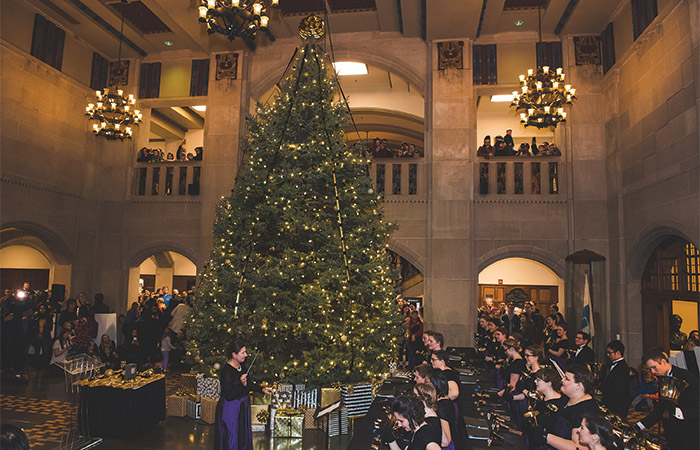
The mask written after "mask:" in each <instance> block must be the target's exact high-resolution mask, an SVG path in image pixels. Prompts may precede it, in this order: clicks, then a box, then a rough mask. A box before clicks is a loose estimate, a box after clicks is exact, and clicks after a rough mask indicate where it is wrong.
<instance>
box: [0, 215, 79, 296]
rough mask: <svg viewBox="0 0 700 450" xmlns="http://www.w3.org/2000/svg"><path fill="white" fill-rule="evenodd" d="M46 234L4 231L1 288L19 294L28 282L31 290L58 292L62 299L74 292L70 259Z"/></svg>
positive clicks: (1, 235)
mask: <svg viewBox="0 0 700 450" xmlns="http://www.w3.org/2000/svg"><path fill="white" fill-rule="evenodd" d="M42 237H43V234H41V233H39V234H34V233H32V232H31V231H29V230H27V229H23V228H15V227H8V228H5V229H3V230H2V232H0V242H2V244H1V245H0V286H1V289H2V291H1V292H4V291H5V289H10V290H12V291H16V290H18V289H19V288H21V287H22V285H23V283H25V282H28V283H29V286H30V289H32V290H35V291H45V290H49V289H51V288H52V287H55V288H56V290H57V293H56V294H57V296H56V298H58V299H59V300H62V298H63V297H64V296H65V295H68V293H69V292H70V281H71V269H72V265H71V264H70V262H69V261H70V260H69V256H68V255H66V254H65V253H62V252H60V251H59V252H58V253H57V252H56V251H55V248H56V247H61V245H59V244H57V243H56V242H54V241H52V240H51V239H49V240H48V242H47V241H45V240H44V239H43V238H42Z"/></svg>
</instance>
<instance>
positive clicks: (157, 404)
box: [78, 378, 165, 439]
mask: <svg viewBox="0 0 700 450" xmlns="http://www.w3.org/2000/svg"><path fill="white" fill-rule="evenodd" d="M163 420H165V378H161V379H160V380H158V381H154V382H153V383H149V384H147V385H146V386H143V387H141V388H139V389H115V388H110V387H103V386H100V387H87V386H86V387H83V388H82V389H81V393H80V411H79V413H78V423H79V424H80V432H81V434H83V435H86V436H92V437H102V438H126V439H128V438H131V437H134V436H138V435H139V434H141V433H143V432H145V431H146V430H148V429H149V428H150V427H152V426H153V425H155V424H156V423H158V422H160V421H163Z"/></svg>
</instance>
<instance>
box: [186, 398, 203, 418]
mask: <svg viewBox="0 0 700 450" xmlns="http://www.w3.org/2000/svg"><path fill="white" fill-rule="evenodd" d="M201 416H202V401H201V399H200V398H196V399H193V398H188V399H187V417H191V418H193V419H199V418H200V417H201Z"/></svg>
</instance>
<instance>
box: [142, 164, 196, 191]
mask: <svg viewBox="0 0 700 450" xmlns="http://www.w3.org/2000/svg"><path fill="white" fill-rule="evenodd" d="M201 164H202V163H201V161H194V162H193V161H188V162H177V161H168V162H159V163H137V165H136V168H134V171H135V173H134V196H137V197H141V196H149V197H175V196H197V195H199V192H200V185H201V179H202V166H201Z"/></svg>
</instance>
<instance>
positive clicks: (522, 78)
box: [520, 74, 525, 83]
mask: <svg viewBox="0 0 700 450" xmlns="http://www.w3.org/2000/svg"><path fill="white" fill-rule="evenodd" d="M520 82H521V83H524V82H525V75H522V74H521V75H520Z"/></svg>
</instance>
